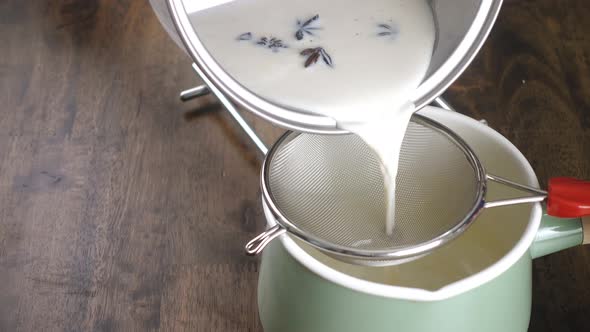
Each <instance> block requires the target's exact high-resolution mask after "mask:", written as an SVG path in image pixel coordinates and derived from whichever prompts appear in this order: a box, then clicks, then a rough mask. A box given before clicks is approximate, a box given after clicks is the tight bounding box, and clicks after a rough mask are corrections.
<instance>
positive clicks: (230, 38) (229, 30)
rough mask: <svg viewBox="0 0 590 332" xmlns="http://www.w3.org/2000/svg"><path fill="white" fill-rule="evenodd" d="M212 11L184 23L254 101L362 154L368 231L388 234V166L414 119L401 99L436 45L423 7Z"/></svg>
mask: <svg viewBox="0 0 590 332" xmlns="http://www.w3.org/2000/svg"><path fill="white" fill-rule="evenodd" d="M219 2H220V3H219V4H218V5H216V6H211V7H208V8H199V9H200V10H196V11H195V14H194V15H193V16H192V17H191V21H192V23H193V25H194V27H195V29H196V30H197V31H198V35H199V38H200V39H201V41H202V43H203V45H204V46H205V47H206V48H207V51H208V52H209V53H210V55H211V56H212V58H213V59H215V61H216V62H217V63H218V64H219V65H220V66H221V67H222V68H223V69H224V70H225V71H226V72H227V74H228V75H230V76H231V77H232V78H233V79H234V80H235V81H236V82H238V83H239V84H240V85H242V86H243V87H244V88H246V89H248V90H250V91H252V92H253V93H255V94H257V95H258V96H260V97H261V98H264V99H265V100H268V101H269V102H272V103H274V104H277V105H281V106H285V107H288V108H291V109H299V110H302V111H303V112H309V113H314V114H320V115H324V116H328V117H330V118H332V119H334V120H335V121H336V123H337V126H338V127H339V128H340V129H343V130H346V131H349V132H351V133H354V134H355V135H358V136H359V137H360V138H361V139H362V140H363V141H364V142H365V143H366V144H367V145H368V146H370V147H371V148H372V149H373V150H374V151H375V153H376V154H377V155H378V156H379V160H380V162H381V170H382V173H383V179H384V188H385V193H386V194H385V198H384V199H385V202H384V203H385V204H386V206H387V213H386V216H385V218H384V220H381V221H375V220H373V222H381V223H382V229H383V232H386V233H387V234H389V235H392V234H394V233H395V231H396V229H395V222H394V220H395V184H396V175H397V170H398V159H399V154H400V149H401V145H402V140H403V138H404V133H405V131H406V128H407V126H408V122H409V121H410V118H411V116H412V114H413V113H414V112H415V111H416V108H415V106H414V104H413V103H412V102H411V101H410V100H409V96H411V95H412V92H413V91H414V90H415V89H416V88H417V87H418V86H419V85H420V83H421V82H422V80H423V79H424V76H425V75H426V72H427V70H428V68H429V64H430V59H431V55H432V53H433V46H434V43H435V39H436V30H435V23H434V19H433V13H432V9H431V7H430V6H429V4H428V3H427V2H426V1H425V0H367V1H362V2H360V1H353V0H340V1H333V0H314V1H310V0H307V1H275V0H241V1H225V2H224V1H219ZM195 6H199V2H195ZM193 10H194V9H193ZM367 241H370V240H369V239H367ZM361 242H362V240H361Z"/></svg>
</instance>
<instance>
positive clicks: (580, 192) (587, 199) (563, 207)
mask: <svg viewBox="0 0 590 332" xmlns="http://www.w3.org/2000/svg"><path fill="white" fill-rule="evenodd" d="M547 192H548V195H547V196H548V197H547V213H548V214H549V215H551V216H554V217H559V218H577V217H583V216H590V182H589V181H583V180H578V179H574V178H568V177H557V178H552V179H550V180H549V188H548V190H547Z"/></svg>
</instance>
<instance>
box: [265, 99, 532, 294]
mask: <svg viewBox="0 0 590 332" xmlns="http://www.w3.org/2000/svg"><path fill="white" fill-rule="evenodd" d="M433 111H434V112H437V113H436V116H437V117H443V118H449V119H451V118H452V119H453V121H455V122H457V123H464V124H467V125H469V126H475V127H477V128H478V129H479V130H481V131H484V132H485V133H486V134H489V135H490V136H494V137H495V138H496V140H497V143H498V144H502V145H503V146H504V147H505V148H507V150H508V151H510V152H511V153H512V154H513V155H514V157H515V158H516V159H517V160H518V161H519V162H520V163H521V164H522V165H523V166H524V168H525V170H526V172H527V179H526V182H527V184H528V185H530V186H537V187H538V185H539V183H538V180H537V177H536V175H535V172H534V171H533V168H532V167H531V165H530V164H529V163H528V161H527V160H526V158H525V157H524V156H523V155H522V153H521V152H520V151H519V150H518V149H517V148H516V147H515V146H514V145H512V143H510V141H508V140H507V139H506V138H505V137H504V136H502V135H500V134H499V133H498V132H496V131H494V130H492V129H491V128H489V127H487V126H485V125H483V124H481V123H479V122H478V121H476V120H473V119H471V118H469V117H467V116H464V115H461V114H459V113H454V112H448V111H444V110H441V109H437V108H434V107H426V108H425V109H423V110H421V111H420V112H419V113H420V114H422V115H425V116H429V115H432V114H434V113H433ZM263 207H264V213H265V216H266V219H267V222H268V224H269V225H270V226H274V225H275V220H274V217H273V216H272V213H271V212H270V210H269V209H268V207H267V206H266V205H265V204H264V203H263ZM541 216H542V208H541V204H539V203H536V204H534V205H533V206H532V208H531V214H530V218H529V222H528V224H527V227H526V229H525V230H524V233H523V235H522V236H521V238H520V239H519V241H518V242H517V243H516V244H515V245H514V247H513V248H512V249H511V250H510V251H509V252H508V253H507V254H506V255H505V256H504V257H502V258H501V259H499V260H498V261H496V262H495V263H494V264H492V265H490V266H488V267H487V268H485V269H483V270H482V271H480V272H478V273H475V274H473V275H471V276H469V277H466V278H464V279H461V280H459V281H456V282H453V283H451V284H448V285H446V286H444V287H442V288H440V289H438V290H434V291H431V290H424V289H418V288H407V287H400V286H391V285H385V284H380V283H376V282H371V281H367V280H363V279H359V278H356V277H352V276H350V275H347V274H345V273H342V272H340V271H337V270H335V269H333V268H331V267H329V266H327V265H325V264H323V263H321V262H320V261H318V260H317V259H315V258H314V257H313V256H311V255H310V254H308V253H307V252H306V251H305V250H303V249H302V248H301V247H300V246H299V245H297V244H296V243H295V241H294V240H293V239H291V238H290V237H289V236H287V235H286V234H283V235H281V236H280V238H279V239H280V241H281V244H282V245H283V246H284V248H285V249H286V250H287V252H288V253H289V254H290V255H291V256H292V257H293V258H295V259H296V260H297V261H298V262H299V263H301V264H302V265H303V266H305V267H306V268H307V269H309V270H310V271H312V272H313V273H315V274H317V275H319V276H320V277H322V278H324V279H326V280H328V281H331V282H333V283H335V284H338V285H340V286H343V287H346V288H349V289H352V290H355V291H358V292H362V293H366V294H371V295H375V296H381V297H388V298H395V299H405V300H412V301H439V300H444V299H447V298H450V297H453V296H457V295H459V294H462V293H465V292H467V291H469V290H472V289H474V288H476V287H478V286H480V285H482V284H485V283H487V282H489V281H491V280H493V279H494V278H496V277H498V276H499V275H501V274H502V273H504V272H505V271H506V270H508V269H509V268H510V267H511V266H512V265H514V264H515V263H516V262H517V261H518V260H519V259H520V258H521V257H522V256H523V255H524V254H526V253H527V252H528V250H529V248H530V246H531V244H532V242H533V240H534V239H535V235H536V233H537V230H538V228H539V226H540V221H541Z"/></svg>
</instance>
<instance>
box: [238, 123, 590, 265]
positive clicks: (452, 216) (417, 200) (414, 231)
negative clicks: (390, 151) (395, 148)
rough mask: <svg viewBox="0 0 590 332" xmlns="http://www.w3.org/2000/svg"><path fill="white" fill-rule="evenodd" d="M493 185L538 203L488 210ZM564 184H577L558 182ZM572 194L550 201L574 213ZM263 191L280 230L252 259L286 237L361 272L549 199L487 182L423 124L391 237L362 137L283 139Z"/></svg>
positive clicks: (405, 148)
mask: <svg viewBox="0 0 590 332" xmlns="http://www.w3.org/2000/svg"><path fill="white" fill-rule="evenodd" d="M487 180H492V181H495V182H499V183H502V184H505V185H508V186H511V187H515V188H517V189H520V190H522V191H525V192H528V193H529V194H532V195H530V196H526V197H521V198H516V199H506V200H501V201H495V202H486V200H485V196H486V182H487ZM565 180H570V181H572V180H571V179H552V182H554V183H556V184H561V183H562V182H563V181H565ZM556 181H557V182H556ZM578 184H579V185H582V186H588V184H587V183H583V182H581V183H578ZM557 187H559V185H558V186H557ZM557 187H556V188H557ZM571 189H572V187H571V186H569V185H567V184H566V186H565V188H562V189H561V190H558V192H557V193H556V194H555V195H552V196H556V195H557V196H559V197H563V196H564V195H565V196H567V197H566V201H568V202H570V203H571V202H572V197H571V196H572V193H571ZM582 189H584V188H582ZM588 189H590V188H586V189H584V190H585V191H586V194H588V192H590V190H588ZM262 191H263V196H264V200H265V202H266V204H267V205H268V207H269V208H270V210H271V211H272V212H273V214H274V216H275V219H276V221H277V225H276V226H275V227H273V228H271V229H269V230H267V231H266V232H264V233H262V234H260V235H259V236H257V237H256V238H254V239H253V240H252V241H250V242H249V243H248V244H247V245H246V251H247V253H249V254H258V253H260V252H261V251H262V250H263V248H264V247H265V246H266V245H267V244H268V243H269V242H270V241H272V240H273V239H274V238H276V237H277V236H279V235H281V234H283V233H285V232H289V233H290V234H292V235H294V236H297V237H298V238H300V239H301V240H303V241H305V242H307V243H309V244H311V245H313V246H315V247H317V248H319V249H321V250H323V251H324V252H325V253H327V254H329V255H331V256H335V258H337V259H340V260H344V261H347V262H351V263H355V264H362V265H394V264H400V263H403V262H406V261H409V260H413V259H416V258H419V257H421V256H423V255H425V254H427V253H429V252H430V251H432V250H434V249H436V248H438V247H440V246H442V245H444V244H445V243H447V242H449V241H450V240H452V239H454V238H455V237H457V236H458V235H460V234H461V233H463V232H464V231H465V230H466V229H467V227H468V226H469V225H470V224H471V223H472V222H473V221H474V220H475V218H476V217H477V215H478V214H479V213H480V212H481V211H482V209H484V208H487V207H496V206H503V205H512V204H518V203H525V202H539V201H542V200H544V199H545V198H546V197H547V192H545V191H542V190H539V189H535V188H531V187H527V186H524V185H520V184H517V183H514V182H511V181H509V180H506V179H503V178H500V177H497V176H493V175H490V174H486V173H485V170H484V168H483V166H482V164H481V162H480V161H479V159H478V158H477V156H476V155H475V153H474V152H473V150H471V148H470V147H469V146H468V145H467V144H466V143H465V142H464V141H463V140H462V139H461V138H460V137H459V136H457V135H456V134H455V133H454V132H452V131H451V130H450V129H448V128H447V127H445V126H443V125H442V124H440V123H438V122H435V121H433V120H431V119H428V118H426V117H423V116H421V115H418V114H414V115H413V117H412V120H411V122H410V124H409V126H408V129H407V131H406V134H405V137H404V141H403V145H402V149H401V155H400V161H399V169H398V176H397V181H396V195H395V226H394V230H393V233H392V235H388V234H387V232H386V226H385V220H386V208H387V204H386V200H385V197H386V192H385V187H384V180H383V175H382V172H381V168H380V162H379V159H378V157H377V155H376V154H375V153H374V152H373V150H372V149H370V148H369V147H368V146H367V145H366V144H365V143H364V142H363V141H362V140H361V139H360V138H359V137H358V136H356V135H342V136H334V135H317V134H305V133H295V132H288V133H286V134H285V135H283V136H282V137H281V138H280V139H279V140H278V141H277V142H276V143H275V145H274V146H273V147H272V148H271V149H270V151H269V152H268V154H267V156H266V159H265V162H264V165H263V169H262ZM550 191H551V187H550ZM568 193H569V194H568ZM568 195H569V196H568ZM574 196H576V197H577V198H579V197H580V195H579V193H578V195H574ZM554 201H555V199H554ZM589 201H590V199H589ZM551 202H552V200H551V199H550V200H549V206H548V212H549V213H552V212H554V213H553V214H554V215H556V216H560V217H571V216H572V215H571V213H574V214H577V215H578V216H581V215H584V214H590V210H588V209H590V204H586V210H583V211H582V210H579V209H580V207H581V206H582V205H583V204H582V205H580V204H577V205H576V204H574V205H576V206H577V208H578V210H576V211H572V209H566V210H563V209H561V210H560V209H559V207H560V206H561V207H563V204H561V205H560V204H553V205H551ZM574 203H575V202H574ZM587 203H588V202H587ZM582 207H583V206H582Z"/></svg>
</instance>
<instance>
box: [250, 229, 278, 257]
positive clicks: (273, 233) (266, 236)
mask: <svg viewBox="0 0 590 332" xmlns="http://www.w3.org/2000/svg"><path fill="white" fill-rule="evenodd" d="M286 231H287V230H286V229H284V228H282V227H281V226H279V225H276V226H274V227H272V228H270V229H268V230H266V231H264V232H263V233H261V234H260V235H258V236H257V237H255V238H253V239H252V240H250V242H248V243H246V253H247V254H248V255H251V256H254V255H258V254H260V253H261V252H262V250H263V249H264V247H266V245H267V244H269V243H270V241H272V240H274V239H275V238H276V237H277V236H279V235H281V234H283V233H285V232H286Z"/></svg>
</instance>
